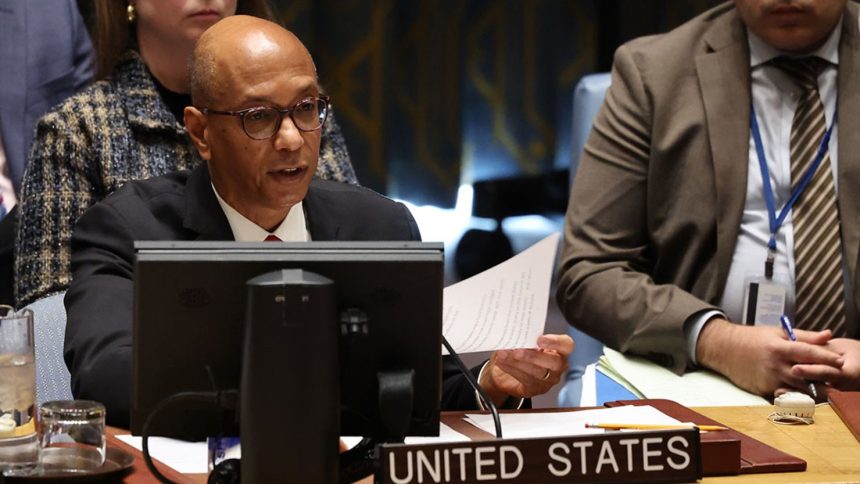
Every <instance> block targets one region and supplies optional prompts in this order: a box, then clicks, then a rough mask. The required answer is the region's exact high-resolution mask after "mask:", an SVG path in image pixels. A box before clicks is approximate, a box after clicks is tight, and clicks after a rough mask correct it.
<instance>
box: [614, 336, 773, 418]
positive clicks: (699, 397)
mask: <svg viewBox="0 0 860 484" xmlns="http://www.w3.org/2000/svg"><path fill="white" fill-rule="evenodd" d="M603 354H604V356H605V358H601V361H600V362H599V363H598V365H599V366H600V367H601V368H603V367H604V366H608V367H609V369H610V371H609V372H606V373H605V374H606V375H608V376H610V377H612V373H615V374H617V375H620V376H621V377H623V379H624V380H626V381H627V383H628V384H629V385H631V386H633V387H634V388H635V390H636V393H641V394H642V395H643V396H644V397H645V398H666V399H669V400H674V401H676V402H678V403H680V404H681V405H684V406H687V407H720V406H734V405H770V402H768V401H767V400H765V399H764V398H762V397H760V396H758V395H753V394H752V393H749V392H747V391H745V390H742V389H740V388H738V387H736V386H735V385H734V384H733V383H732V382H730V381H729V380H727V379H726V378H725V377H723V376H722V375H719V374H717V373H714V372H712V371H708V370H699V371H689V372H687V373H684V374H683V375H680V376H679V375H677V374H675V373H674V372H672V371H671V370H668V369H666V368H663V367H662V366H660V365H658V364H656V363H654V362H651V361H648V360H646V359H644V358H638V357H635V356H628V355H623V354H621V353H619V352H617V351H614V350H612V349H610V348H604V349H603Z"/></svg>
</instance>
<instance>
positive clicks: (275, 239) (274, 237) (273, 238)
mask: <svg viewBox="0 0 860 484" xmlns="http://www.w3.org/2000/svg"><path fill="white" fill-rule="evenodd" d="M263 242H282V240H281V239H279V238H278V236H277V235H275V234H269V235H267V236H266V239H265V240H264V241H263Z"/></svg>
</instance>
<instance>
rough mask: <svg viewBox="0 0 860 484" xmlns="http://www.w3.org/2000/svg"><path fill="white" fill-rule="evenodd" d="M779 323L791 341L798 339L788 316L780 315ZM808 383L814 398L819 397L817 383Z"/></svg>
mask: <svg viewBox="0 0 860 484" xmlns="http://www.w3.org/2000/svg"><path fill="white" fill-rule="evenodd" d="M779 323H780V324H781V325H782V330H783V331H785V335H786V336H788V339H790V340H791V341H797V336H795V335H794V330H793V329H791V320H789V319H788V316H786V315H785V314H783V315H782V316H780V317H779ZM806 384H807V385H808V386H809V393H811V394H812V398H818V392H817V391H815V383H812V382H811V381H808V382H806Z"/></svg>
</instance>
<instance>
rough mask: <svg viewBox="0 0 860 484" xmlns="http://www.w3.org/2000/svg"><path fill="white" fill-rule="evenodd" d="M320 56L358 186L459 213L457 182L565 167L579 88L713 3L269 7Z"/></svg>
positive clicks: (537, 0) (278, 1)
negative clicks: (624, 53) (626, 49)
mask: <svg viewBox="0 0 860 484" xmlns="http://www.w3.org/2000/svg"><path fill="white" fill-rule="evenodd" d="M274 3H275V5H276V8H277V10H278V13H279V15H280V18H281V20H282V21H283V23H284V24H285V25H286V26H287V27H288V28H290V29H291V30H293V31H294V32H296V33H297V35H299V37H300V38H301V39H302V40H303V41H304V42H305V43H306V44H307V45H308V47H309V49H310V51H311V53H312V55H313V56H314V57H315V59H316V61H317V64H318V68H319V72H320V79H321V80H322V82H323V85H324V86H325V88H326V89H327V90H328V91H329V93H330V94H331V96H332V99H333V103H334V106H335V112H336V114H337V117H338V120H339V121H340V123H341V125H342V126H343V129H344V135H345V137H346V140H347V143H348V145H349V150H350V153H351V155H352V160H353V163H354V164H355V168H356V171H357V173H358V176H359V180H360V181H361V183H362V184H363V185H366V186H369V187H371V188H374V189H375V190H377V191H379V192H382V193H385V194H387V195H389V196H392V197H396V198H400V199H404V200H408V201H410V202H412V203H415V204H418V205H423V204H432V205H436V206H440V207H452V206H453V205H454V203H455V201H456V195H457V189H458V187H459V186H460V185H461V184H470V183H473V182H475V181H480V180H487V179H495V178H499V177H510V176H517V175H534V174H540V173H547V172H549V171H552V170H553V169H564V168H566V167H567V166H568V165H569V162H570V157H571V153H570V118H571V99H572V93H573V87H574V86H575V85H576V82H577V81H578V80H579V78H580V77H581V76H582V75H584V74H587V73H591V72H600V71H608V70H609V68H610V67H611V65H612V55H613V53H614V51H615V49H616V48H617V47H618V46H619V45H620V44H621V43H623V42H625V41H627V40H629V39H632V38H634V37H638V36H641V35H647V34H652V33H658V32H664V31H667V30H669V29H671V28H673V27H675V26H677V25H679V24H681V23H683V22H684V21H686V20H688V19H690V18H692V17H693V16H695V15H696V14H698V13H701V12H703V11H705V10H706V9H707V8H709V7H711V6H713V5H716V4H718V3H720V2H717V1H713V0H400V1H397V0H274Z"/></svg>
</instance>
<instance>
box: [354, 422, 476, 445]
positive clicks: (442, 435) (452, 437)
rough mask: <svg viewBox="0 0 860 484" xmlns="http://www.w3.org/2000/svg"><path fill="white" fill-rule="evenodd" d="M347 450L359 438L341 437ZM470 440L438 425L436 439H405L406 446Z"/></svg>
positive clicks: (356, 442) (446, 427) (440, 424)
mask: <svg viewBox="0 0 860 484" xmlns="http://www.w3.org/2000/svg"><path fill="white" fill-rule="evenodd" d="M341 439H343V442H344V443H345V444H346V446H347V447H348V448H350V449H351V448H353V447H355V446H356V444H358V443H359V442H360V441H361V437H341ZM469 440H470V439H469V438H468V437H466V436H465V435H463V434H461V433H460V432H457V431H456V430H454V429H452V428H451V427H449V426H447V425H445V424H443V423H439V436H438V437H406V443H407V444H445V443H448V442H468V441H469Z"/></svg>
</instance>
